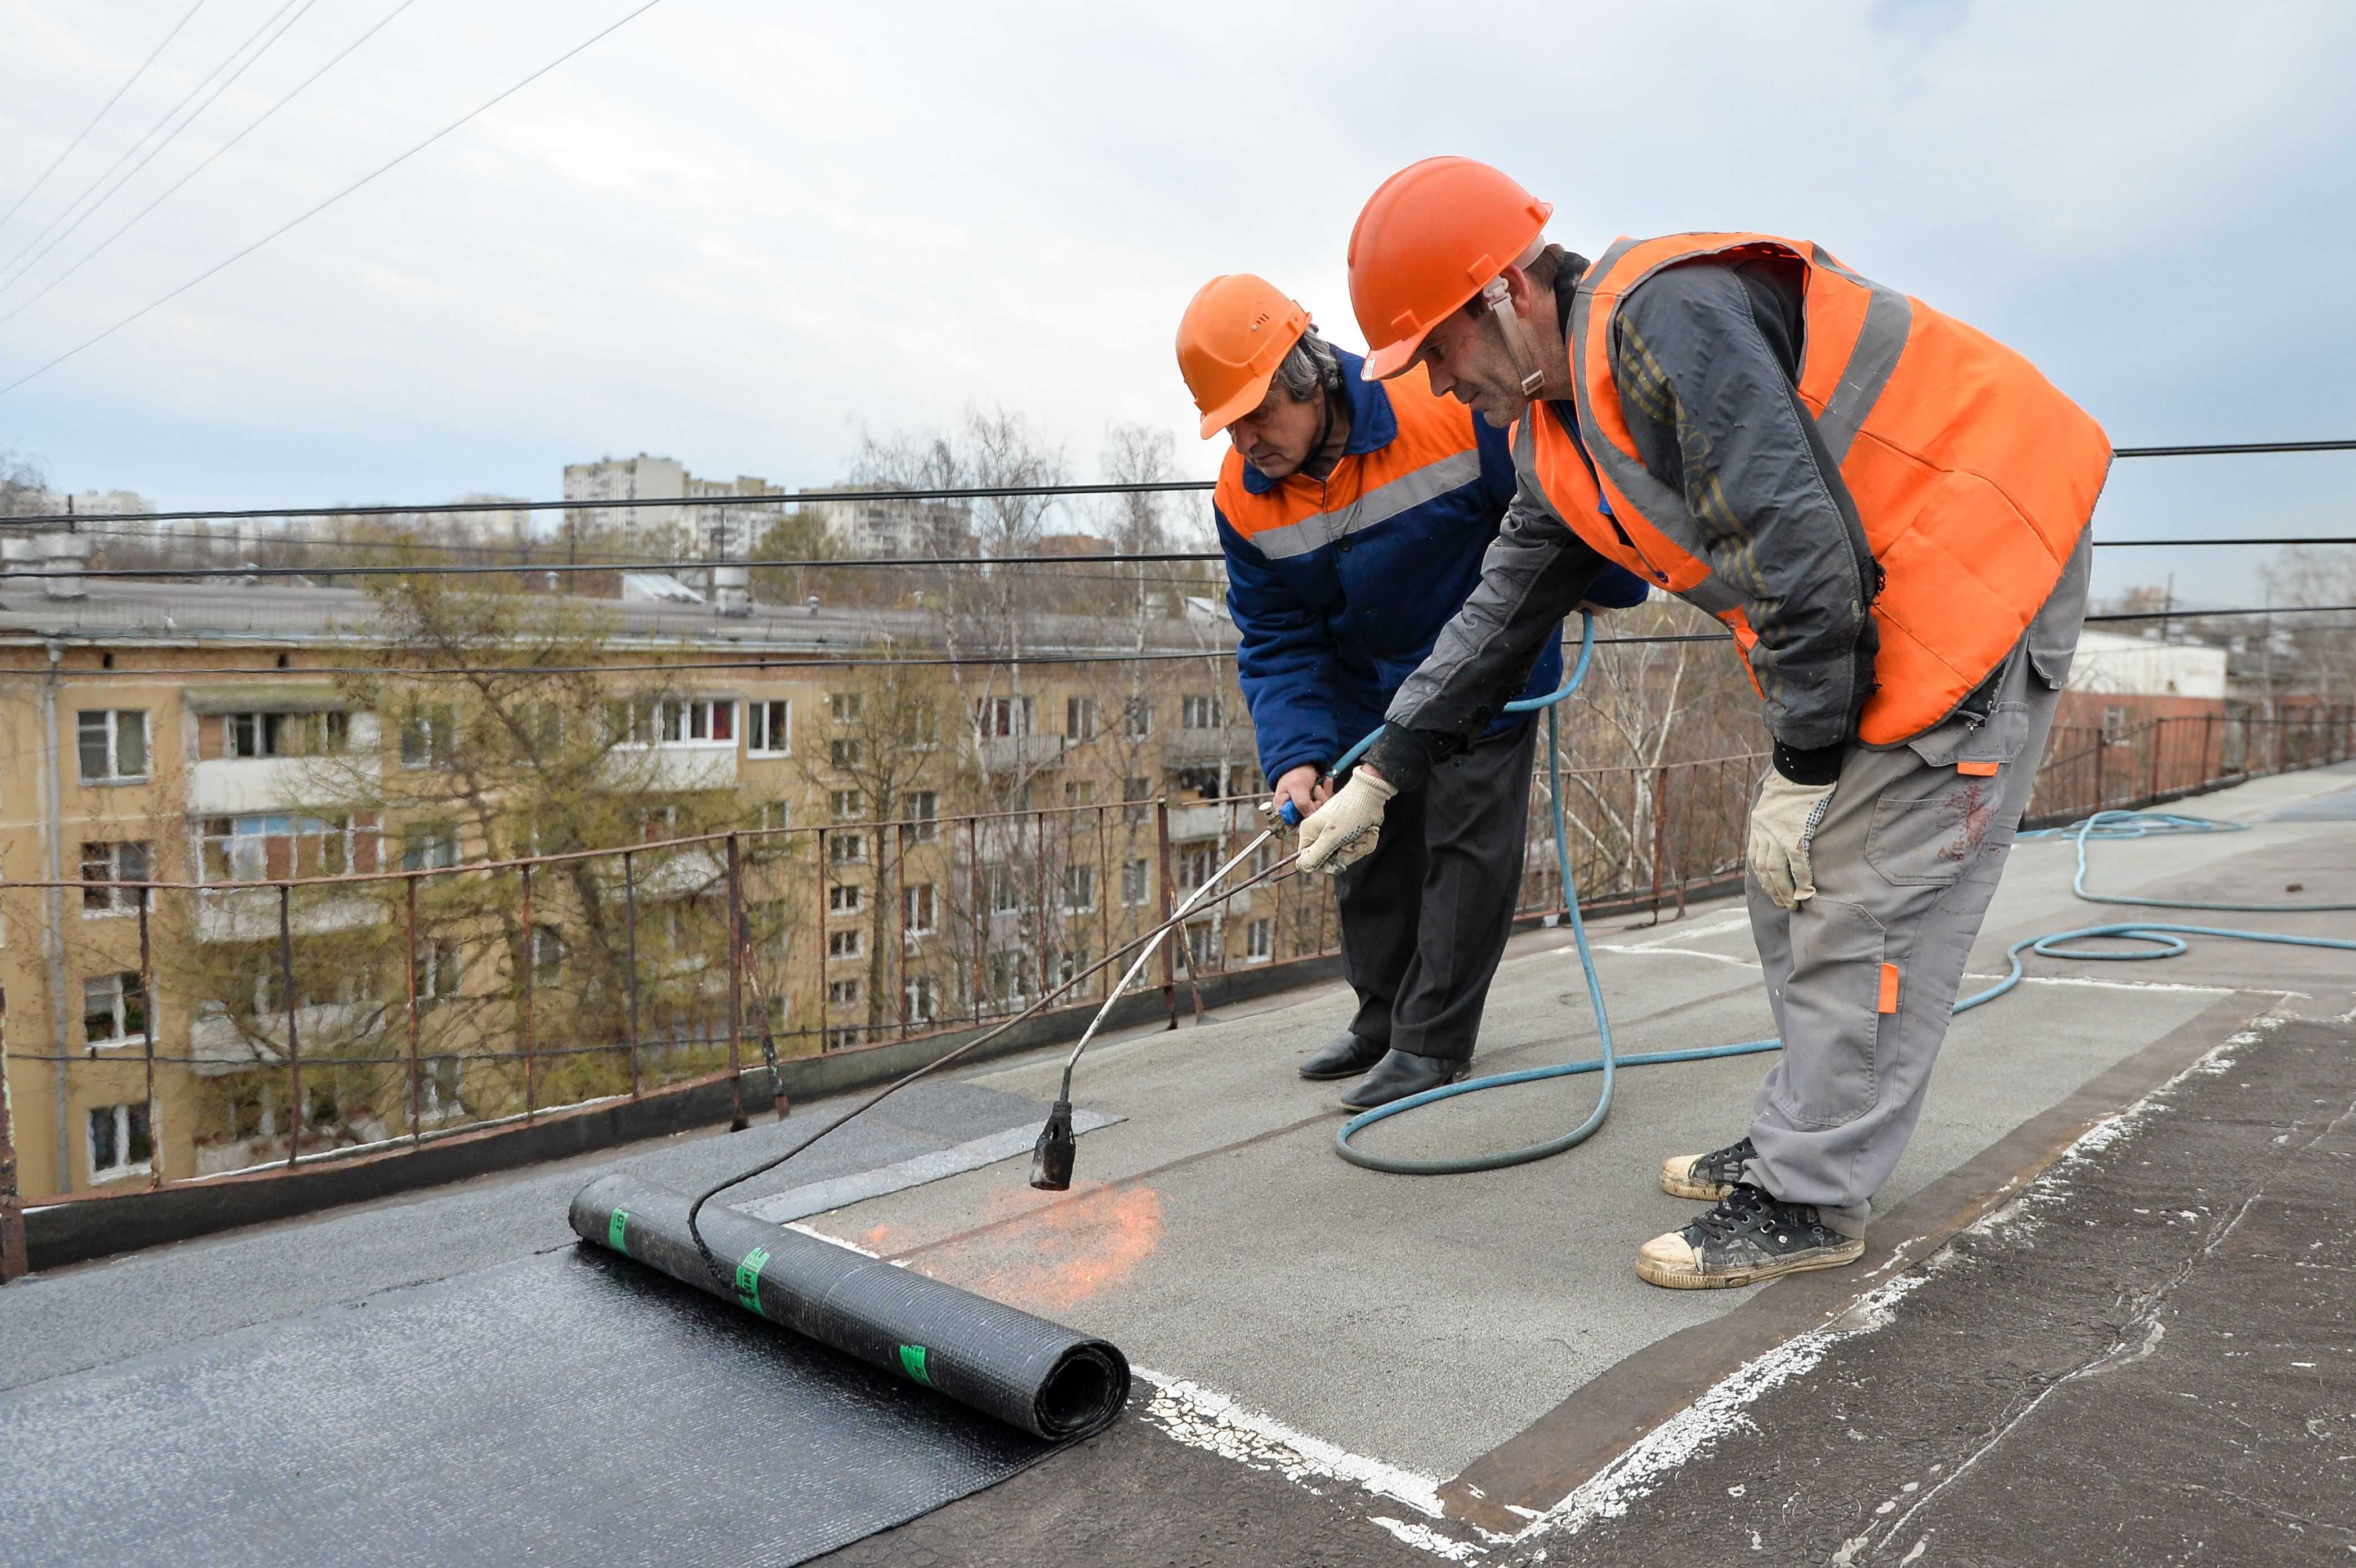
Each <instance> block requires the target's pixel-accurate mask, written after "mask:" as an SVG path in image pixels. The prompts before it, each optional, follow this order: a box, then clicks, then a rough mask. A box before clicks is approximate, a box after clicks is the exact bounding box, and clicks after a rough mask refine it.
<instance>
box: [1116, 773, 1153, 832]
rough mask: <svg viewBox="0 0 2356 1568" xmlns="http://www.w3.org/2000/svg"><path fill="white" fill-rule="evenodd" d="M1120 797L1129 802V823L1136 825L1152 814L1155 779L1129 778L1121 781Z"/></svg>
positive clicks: (1132, 825) (1131, 825)
mask: <svg viewBox="0 0 2356 1568" xmlns="http://www.w3.org/2000/svg"><path fill="white" fill-rule="evenodd" d="M1120 798H1121V799H1122V800H1124V801H1126V802H1128V803H1129V824H1130V827H1138V826H1140V825H1141V824H1142V823H1143V822H1144V821H1145V819H1146V818H1147V817H1148V816H1151V815H1152V806H1151V804H1150V803H1151V801H1152V799H1153V781H1152V780H1151V779H1150V778H1127V779H1123V780H1121V781H1120Z"/></svg>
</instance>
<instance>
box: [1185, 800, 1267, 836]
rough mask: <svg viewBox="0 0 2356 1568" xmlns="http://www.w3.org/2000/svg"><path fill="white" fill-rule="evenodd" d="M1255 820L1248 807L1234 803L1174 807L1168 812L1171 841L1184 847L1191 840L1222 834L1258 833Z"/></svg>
mask: <svg viewBox="0 0 2356 1568" xmlns="http://www.w3.org/2000/svg"><path fill="white" fill-rule="evenodd" d="M1257 816H1258V814H1257V813H1255V812H1254V811H1253V809H1252V807H1251V805H1249V804H1248V803H1244V802H1237V801H1228V802H1226V803H1224V804H1220V805H1173V806H1172V807H1171V808H1170V839H1171V842H1173V843H1184V842H1186V841H1187V840H1189V839H1194V838H1216V837H1218V836H1219V835H1220V834H1221V833H1222V832H1227V833H1239V832H1243V831H1246V830H1247V829H1249V830H1251V831H1258V827H1257Z"/></svg>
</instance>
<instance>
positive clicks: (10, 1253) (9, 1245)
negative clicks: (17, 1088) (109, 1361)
mask: <svg viewBox="0 0 2356 1568" xmlns="http://www.w3.org/2000/svg"><path fill="white" fill-rule="evenodd" d="M7 1028H8V1024H7V1019H6V1018H5V1015H0V1285H5V1284H7V1283H8V1282H9V1281H10V1280H12V1279H22V1278H23V1277H24V1276H25V1205H24V1200H22V1199H21V1198H20V1197H19V1196H18V1194H17V1191H16V1134H15V1132H14V1131H13V1129H12V1128H11V1126H10V1125H9V1116H8V1109H9V1107H8V1048H7V1038H6V1037H7Z"/></svg>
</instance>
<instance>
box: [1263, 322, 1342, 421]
mask: <svg viewBox="0 0 2356 1568" xmlns="http://www.w3.org/2000/svg"><path fill="white" fill-rule="evenodd" d="M1276 379H1278V380H1280V381H1281V382H1283V383H1284V389H1285V391H1287V392H1288V393H1290V395H1291V398H1292V400H1293V401H1294V402H1296V403H1305V402H1309V401H1311V400H1313V399H1314V398H1315V397H1316V395H1317V389H1318V388H1320V387H1323V388H1324V389H1326V390H1327V391H1328V392H1339V391H1340V390H1341V389H1342V359H1341V357H1340V356H1339V355H1337V354H1335V353H1334V352H1333V345H1332V344H1330V343H1328V342H1326V341H1325V340H1324V339H1323V338H1322V337H1320V336H1317V329H1316V328H1315V327H1313V326H1312V327H1311V328H1310V329H1309V330H1308V331H1306V332H1304V333H1302V334H1301V341H1300V342H1298V343H1296V344H1294V345H1293V346H1292V351H1291V352H1290V353H1289V354H1287V355H1286V356H1285V357H1284V362H1283V363H1282V364H1280V365H1279V366H1278V367H1277V368H1276Z"/></svg>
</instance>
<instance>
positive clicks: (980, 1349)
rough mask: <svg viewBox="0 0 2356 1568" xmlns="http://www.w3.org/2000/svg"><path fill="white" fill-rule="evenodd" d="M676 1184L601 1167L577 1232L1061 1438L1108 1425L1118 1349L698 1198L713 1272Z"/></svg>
mask: <svg viewBox="0 0 2356 1568" xmlns="http://www.w3.org/2000/svg"><path fill="white" fill-rule="evenodd" d="M690 1202H691V1199H690V1198H689V1197H688V1195H687V1194H685V1193H681V1192H673V1191H671V1190H670V1189H668V1188H663V1187H658V1186H656V1185H654V1184H653V1183H651V1182H647V1181H641V1180H638V1179H636V1178H634V1177H628V1176H605V1177H601V1178H599V1179H597V1180H595V1181H593V1182H591V1183H590V1184H589V1185H588V1186H586V1187H584V1188H583V1189H581V1190H580V1191H579V1192H578V1193H576V1194H574V1195H573V1209H572V1213H571V1216H570V1218H571V1221H572V1224H573V1232H574V1233H575V1234H577V1235H579V1236H580V1237H581V1238H582V1239H583V1240H584V1241H586V1242H592V1243H595V1244H596V1245H598V1246H601V1247H610V1248H612V1249H613V1250H614V1251H616V1252H617V1253H622V1254H623V1255H624V1256H626V1257H629V1258H632V1259H634V1260H636V1261H637V1262H638V1263H641V1264H646V1265H647V1266H648V1267H650V1268H655V1269H659V1270H660V1271H661V1272H663V1273H664V1274H667V1275H670V1276H671V1277H672V1278H673V1279H676V1280H679V1281H680V1282H681V1283H683V1284H687V1285H694V1286H695V1287H696V1288H697V1289H699V1290H704V1291H708V1292H710V1293H711V1294H712V1295H713V1296H719V1297H720V1298H721V1299H723V1300H724V1301H734V1302H735V1303H736V1304H737V1305H738V1306H740V1307H744V1309H745V1310H746V1311H748V1312H753V1313H756V1314H758V1315H759V1316H761V1317H766V1318H767V1319H769V1320H770V1321H771V1322H773V1323H776V1324H779V1325H781V1326H782V1327H784V1328H789V1329H792V1330H793V1331H794V1332H795V1333H798V1334H800V1335H803V1336H806V1337H807V1338H809V1339H815V1340H817V1341H819V1343H820V1344H824V1345H830V1346H832V1347H833V1348H834V1349H838V1350H841V1351H842V1352H843V1353H844V1354H846V1355H851V1356H856V1357H858V1358H859V1359H860V1360H862V1361H868V1362H871V1363H873V1364H874V1365H876V1366H879V1367H882V1368H884V1369H885V1370H886V1371H893V1372H896V1373H898V1374H900V1375H901V1376H902V1377H905V1378H906V1379H907V1380H908V1381H911V1382H914V1383H919V1384H922V1385H923V1386H924V1387H926V1388H928V1389H932V1390H935V1391H937V1392H939V1393H942V1394H945V1395H947V1396H948V1398H950V1399H954V1400H957V1401H958V1402H959V1403H964V1404H968V1405H971V1406H972V1407H973V1408H974V1409H976V1410H979V1411H980V1412H982V1413H984V1414H986V1415H992V1416H995V1417H997V1418H998V1419H999V1420H1001V1421H1003V1422H1005V1423H1007V1424H1009V1425H1012V1426H1017V1427H1020V1428H1022V1429H1023V1431H1025V1432H1028V1433H1031V1434H1033V1435H1035V1436H1039V1437H1044V1438H1048V1439H1050V1440H1052V1441H1056V1442H1062V1441H1066V1440H1069V1439H1072V1438H1076V1437H1086V1436H1087V1435H1090V1434H1091V1433H1094V1432H1098V1431H1100V1430H1102V1429H1103V1428H1104V1427H1106V1426H1108V1425H1109V1424H1111V1422H1112V1419H1113V1417H1115V1416H1116V1415H1119V1413H1120V1410H1121V1406H1122V1405H1123V1404H1125V1403H1127V1402H1128V1399H1129V1361H1128V1359H1127V1358H1126V1357H1124V1356H1123V1355H1122V1354H1121V1353H1120V1351H1119V1350H1118V1349H1115V1348H1114V1347H1113V1346H1112V1345H1110V1344H1108V1343H1107V1342H1106V1341H1104V1340H1102V1339H1093V1338H1091V1337H1089V1336H1087V1335H1086V1334H1082V1333H1079V1332H1077V1331H1076V1330H1074V1329H1070V1328H1065V1327H1063V1326H1062V1325H1061V1324H1056V1323H1050V1322H1048V1321H1047V1320H1046V1319H1045V1318H1044V1317H1033V1316H1031V1314H1029V1313H1027V1312H1023V1311H1019V1310H1017V1309H1016V1308H1014V1307H1009V1306H1007V1305H1005V1304H1004V1303H1003V1302H998V1301H992V1300H990V1299H989V1298H988V1297H986V1296H976V1295H974V1294H973V1293H972V1292H970V1291H965V1290H959V1289H958V1287H957V1286H955V1285H943V1284H942V1283H941V1282H940V1281H938V1280H935V1279H927V1278H926V1277H925V1276H924V1275H920V1274H917V1273H915V1272H914V1271H913V1270H909V1269H904V1268H894V1266H893V1265H891V1264H887V1263H883V1262H882V1261H880V1260H879V1259H875V1258H872V1257H869V1256H867V1255H866V1254H865V1253H855V1252H852V1251H851V1249H850V1248H848V1247H841V1246H837V1245H835V1244H834V1243H831V1242H825V1241H820V1240H819V1238H818V1237H816V1236H811V1235H808V1234H805V1233H804V1232H799V1231H789V1230H787V1229H785V1228H784V1227H783V1226H779V1225H772V1224H769V1223H768V1222H767V1221H762V1220H755V1219H754V1218H752V1217H751V1216H750V1215H747V1214H740V1213H738V1212H737V1211H734V1210H733V1209H723V1208H722V1207H720V1206H719V1205H718V1204H707V1205H705V1207H704V1210H703V1212H702V1214H701V1216H700V1218H699V1220H698V1223H699V1224H700V1226H701V1229H702V1232H703V1240H704V1243H705V1244H706V1245H708V1246H710V1247H711V1249H712V1256H713V1257H715V1258H717V1259H718V1260H719V1261H720V1263H721V1264H722V1265H723V1270H724V1273H721V1274H715V1273H714V1272H713V1270H712V1267H711V1266H710V1265H709V1264H706V1263H705V1262H704V1261H703V1257H702V1254H701V1253H699V1252H697V1250H696V1246H695V1239H694V1237H693V1236H692V1235H691V1234H690V1233H689V1232H688V1228H687V1211H688V1205H689V1203H690Z"/></svg>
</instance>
